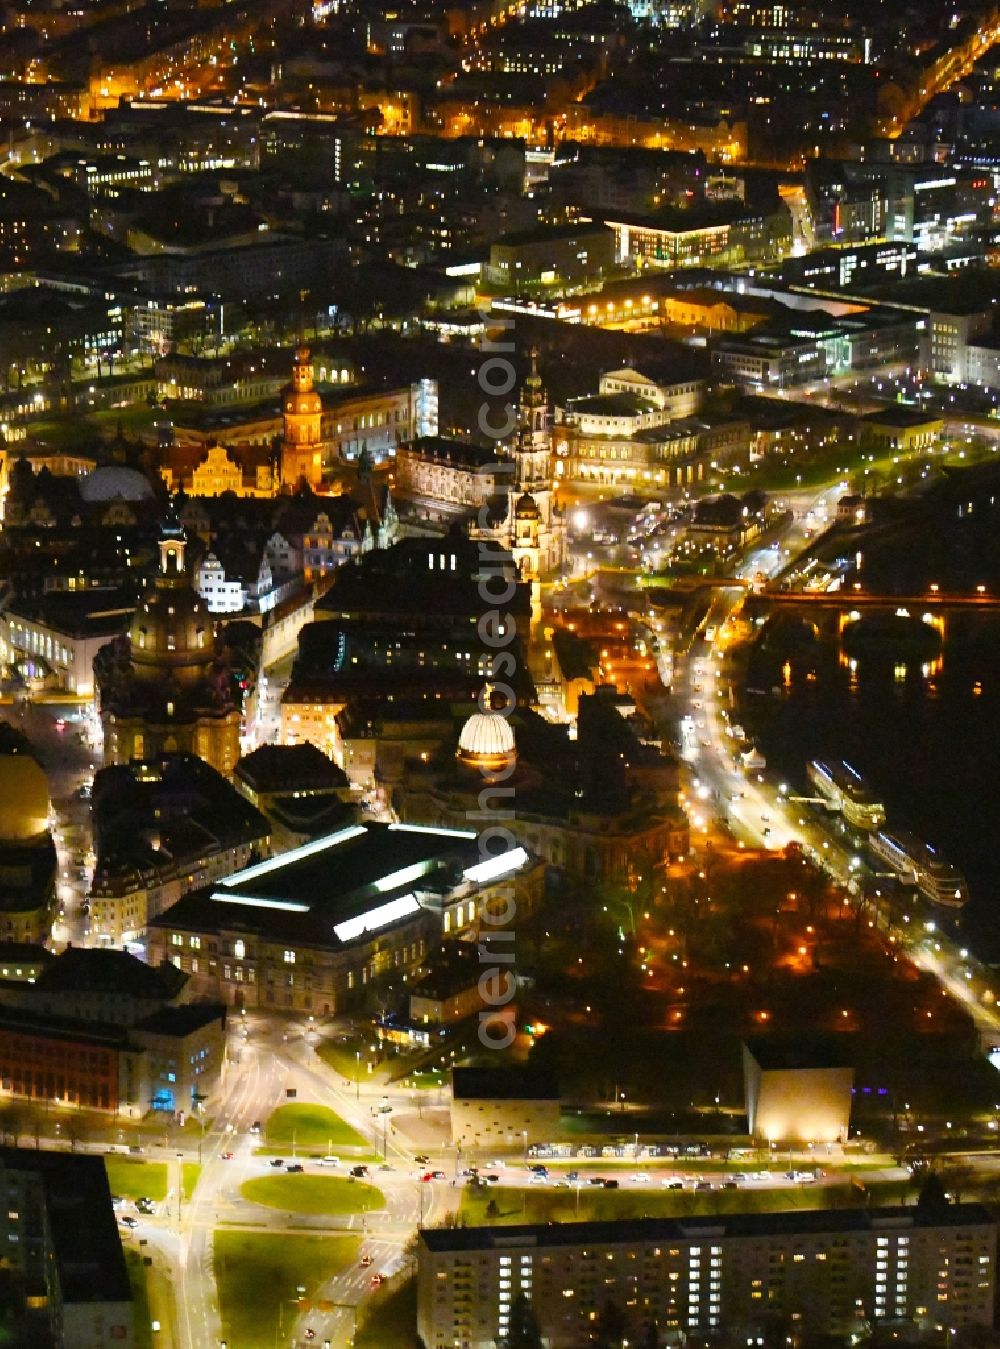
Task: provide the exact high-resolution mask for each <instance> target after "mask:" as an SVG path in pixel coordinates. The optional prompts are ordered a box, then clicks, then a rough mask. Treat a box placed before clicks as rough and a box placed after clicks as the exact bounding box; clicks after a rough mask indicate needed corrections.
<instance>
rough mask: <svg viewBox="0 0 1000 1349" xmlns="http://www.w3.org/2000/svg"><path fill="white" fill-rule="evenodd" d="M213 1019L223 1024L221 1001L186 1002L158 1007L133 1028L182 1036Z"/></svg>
mask: <svg viewBox="0 0 1000 1349" xmlns="http://www.w3.org/2000/svg"><path fill="white" fill-rule="evenodd" d="M213 1021H221V1022H222V1023H223V1025H225V1021H226V1009H225V1006H224V1005H223V1004H222V1003H221V1002H188V1003H183V1004H182V1005H181V1006H180V1007H158V1008H157V1009H156V1011H155V1012H151V1013H150V1014H149V1016H147V1017H143V1019H142V1020H141V1021H139V1022H137V1023H136V1024H135V1026H134V1027H133V1030H137V1031H148V1032H149V1033H150V1034H151V1035H176V1036H177V1037H178V1038H183V1037H184V1036H186V1035H190V1034H192V1032H193V1031H196V1030H200V1029H201V1028H202V1026H208V1025H210V1024H211V1023H212V1022H213Z"/></svg>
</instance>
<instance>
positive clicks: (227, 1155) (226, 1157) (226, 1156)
mask: <svg viewBox="0 0 1000 1349" xmlns="http://www.w3.org/2000/svg"><path fill="white" fill-rule="evenodd" d="M222 1160H223V1161H224V1162H231V1161H232V1160H233V1154H232V1153H231V1152H224V1153H223V1154H222Z"/></svg>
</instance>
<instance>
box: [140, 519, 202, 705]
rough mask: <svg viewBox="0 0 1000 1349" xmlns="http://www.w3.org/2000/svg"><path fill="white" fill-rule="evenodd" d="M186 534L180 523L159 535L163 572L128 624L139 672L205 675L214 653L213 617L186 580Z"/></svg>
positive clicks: (143, 675) (147, 675) (192, 677)
mask: <svg viewBox="0 0 1000 1349" xmlns="http://www.w3.org/2000/svg"><path fill="white" fill-rule="evenodd" d="M185 547H186V539H185V537H184V531H183V530H181V529H180V528H179V527H175V526H166V527H164V529H163V530H162V531H161V535H160V574H159V575H158V576H157V578H156V580H155V581H154V582H153V584H152V585H151V586H150V587H149V589H148V590H147V591H146V593H145V595H144V596H143V598H142V599H141V600H140V602H139V605H138V607H137V608H136V611H135V617H134V618H133V619H132V626H131V628H130V629H129V642H130V643H131V648H132V668H133V670H134V671H135V673H136V674H137V675H138V676H139V677H140V678H147V679H158V678H161V677H163V676H164V675H167V674H170V675H173V676H174V678H176V679H178V680H180V681H181V682H182V683H184V682H193V681H195V680H198V679H201V678H203V677H204V675H205V671H206V669H207V667H208V666H209V665H211V663H212V660H213V658H214V650H213V640H212V620H211V619H210V617H209V614H208V609H207V608H206V606H205V602H204V600H202V599H201V597H200V596H199V595H198V593H197V591H196V590H195V589H194V587H193V586H192V585H191V583H190V581H189V580H188V575H187V571H186V568H185V565H184V550H185Z"/></svg>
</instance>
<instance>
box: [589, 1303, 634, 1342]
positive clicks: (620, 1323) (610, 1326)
mask: <svg viewBox="0 0 1000 1349" xmlns="http://www.w3.org/2000/svg"><path fill="white" fill-rule="evenodd" d="M627 1331H628V1323H627V1321H626V1319H625V1313H624V1312H623V1311H622V1309H621V1307H619V1305H618V1303H617V1302H611V1301H610V1300H609V1301H608V1302H605V1304H604V1307H603V1308H602V1310H601V1314H600V1315H599V1316H598V1318H597V1334H596V1338H595V1340H594V1343H595V1345H596V1346H597V1349H621V1345H622V1341H623V1340H624V1339H625V1335H626V1333H627Z"/></svg>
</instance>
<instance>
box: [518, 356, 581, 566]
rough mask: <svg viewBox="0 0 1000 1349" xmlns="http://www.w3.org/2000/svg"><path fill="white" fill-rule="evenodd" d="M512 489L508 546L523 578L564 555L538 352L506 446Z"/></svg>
mask: <svg viewBox="0 0 1000 1349" xmlns="http://www.w3.org/2000/svg"><path fill="white" fill-rule="evenodd" d="M510 454H511V456H512V458H513V460H514V488H513V490H512V492H511V494H510V504H509V514H508V518H507V522H506V532H507V539H506V543H507V546H508V547H509V548H510V550H511V552H512V553H513V554H514V559H515V561H516V562H517V565H518V569H519V571H520V573H521V575H522V577H523V578H524V579H525V580H530V581H533V582H537V581H538V579H539V578H540V577H541V576H543V575H545V574H547V573H549V572H554V571H558V570H559V568H560V567H561V566H562V565H563V562H564V560H565V555H566V523H565V520H564V519H563V514H562V511H561V509H560V508H559V506H558V504H557V502H556V494H555V482H554V469H553V458H552V436H551V432H550V428H549V407H548V397H547V395H546V392H545V389H544V387H543V385H542V377H541V375H540V374H539V373H538V352H537V351H532V353H531V371H530V373H529V374H528V375H527V376H526V378H525V380H524V383H523V384H522V386H521V397H520V402H519V405H518V419H517V429H516V431H515V433H514V442H513V444H512V445H511V447H510Z"/></svg>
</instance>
